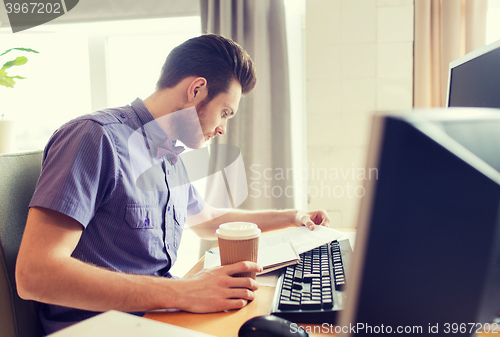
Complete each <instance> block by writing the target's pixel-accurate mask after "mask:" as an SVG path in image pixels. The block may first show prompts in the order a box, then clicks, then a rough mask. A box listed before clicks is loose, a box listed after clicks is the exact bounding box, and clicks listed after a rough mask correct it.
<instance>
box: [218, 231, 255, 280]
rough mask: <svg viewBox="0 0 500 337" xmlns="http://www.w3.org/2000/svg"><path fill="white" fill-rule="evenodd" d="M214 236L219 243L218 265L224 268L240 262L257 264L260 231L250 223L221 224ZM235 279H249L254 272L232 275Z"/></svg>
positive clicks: (252, 276) (253, 276)
mask: <svg viewBox="0 0 500 337" xmlns="http://www.w3.org/2000/svg"><path fill="white" fill-rule="evenodd" d="M215 235H216V236H217V238H218V241H219V252H220V263H221V265H223V266H225V265H228V264H233V263H236V262H240V261H252V262H257V254H258V252H259V236H260V229H259V227H257V225H256V224H254V223H251V222H228V223H224V224H221V225H220V226H219V228H218V229H217V231H216V232H215ZM233 276H236V277H251V278H253V279H255V277H256V273H255V272H248V273H239V274H234V275H233Z"/></svg>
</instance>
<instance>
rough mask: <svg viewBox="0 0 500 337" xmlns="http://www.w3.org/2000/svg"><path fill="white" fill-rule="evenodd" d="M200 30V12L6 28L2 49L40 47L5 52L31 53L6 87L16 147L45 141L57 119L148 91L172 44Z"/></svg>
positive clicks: (5, 108)
mask: <svg viewBox="0 0 500 337" xmlns="http://www.w3.org/2000/svg"><path fill="white" fill-rule="evenodd" d="M200 33H201V22H200V17H199V16H194V17H178V18H166V19H148V20H131V21H113V22H99V23H82V24H65V25H62V24H61V25H42V26H38V27H35V28H32V29H30V30H27V31H25V32H20V33H16V34H12V33H11V32H10V28H1V29H0V36H1V39H2V48H3V50H6V49H8V48H12V47H26V48H32V49H35V50H37V51H39V54H32V53H22V52H15V51H13V52H11V53H9V54H8V55H5V56H4V57H3V58H2V60H1V61H6V60H10V59H11V58H8V57H9V56H12V57H15V56H20V55H25V56H26V57H28V63H27V64H26V65H24V66H22V67H19V68H16V67H13V68H11V69H10V72H9V73H10V74H13V75H21V76H25V77H26V79H24V80H18V82H17V84H16V85H15V87H14V89H11V88H5V87H0V97H1V100H2V112H1V113H2V114H5V117H6V118H8V119H11V120H14V121H15V125H16V127H15V147H16V150H19V151H28V150H35V149H42V148H43V147H44V146H45V144H46V142H47V140H48V138H49V137H50V135H51V134H52V133H53V132H54V130H56V129H57V127H59V126H60V125H61V124H63V123H64V122H66V121H69V120H70V119H73V118H75V117H77V116H80V115H83V114H86V113H90V112H92V111H95V110H97V109H100V108H104V107H111V106H118V105H125V104H129V103H130V102H132V101H133V100H134V99H135V98H136V97H140V98H146V97H147V96H148V95H150V94H151V93H152V92H153V91H154V89H155V84H156V81H157V79H158V77H159V74H160V70H161V66H162V65H163V62H164V61H165V58H166V56H167V54H168V53H169V52H170V50H171V49H172V48H174V47H175V46H176V45H178V44H179V43H181V42H183V41H185V40H187V39H188V38H191V37H194V36H198V35H200ZM3 50H2V51H1V52H3ZM1 52H0V53H1ZM4 58H6V59H4ZM2 64H3V63H2Z"/></svg>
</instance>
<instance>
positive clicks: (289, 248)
mask: <svg viewBox="0 0 500 337" xmlns="http://www.w3.org/2000/svg"><path fill="white" fill-rule="evenodd" d="M343 234H344V233H343V232H340V231H337V230H333V229H329V228H325V227H322V226H316V228H315V229H314V230H313V231H311V230H309V229H307V228H306V227H305V226H302V227H293V228H287V229H283V230H279V231H275V232H271V233H265V234H262V235H261V237H260V239H259V255H258V258H257V263H258V264H260V265H261V266H262V267H263V268H264V271H263V272H262V273H261V274H264V273H267V272H270V271H273V270H276V269H279V268H282V267H285V266H288V265H291V264H296V263H297V262H298V261H299V256H298V255H299V254H301V253H304V252H307V251H309V250H311V249H314V248H316V247H319V246H321V245H323V244H325V243H328V242H331V241H333V240H336V239H338V238H340V237H341V236H342V235H343ZM216 266H220V255H219V249H218V248H214V249H211V250H209V251H208V252H207V253H205V261H204V268H211V267H216Z"/></svg>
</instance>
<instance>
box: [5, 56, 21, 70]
mask: <svg viewBox="0 0 500 337" xmlns="http://www.w3.org/2000/svg"><path fill="white" fill-rule="evenodd" d="M26 62H28V59H27V58H26V57H24V56H19V57H16V59H15V60H12V61H8V62H5V63H4V65H3V67H2V69H1V70H5V69H9V68H10V67H13V66H22V65H23V64H26Z"/></svg>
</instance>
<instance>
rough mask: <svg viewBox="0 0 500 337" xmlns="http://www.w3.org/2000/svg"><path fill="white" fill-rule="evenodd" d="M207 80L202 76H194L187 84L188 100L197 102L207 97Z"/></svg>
mask: <svg viewBox="0 0 500 337" xmlns="http://www.w3.org/2000/svg"><path fill="white" fill-rule="evenodd" d="M207 94H208V89H207V80H206V79H205V78H204V77H197V78H195V79H194V80H193V81H192V82H191V84H190V85H189V86H188V92H187V95H188V102H189V103H194V104H197V103H198V102H201V101H203V100H204V99H205V97H207Z"/></svg>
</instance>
